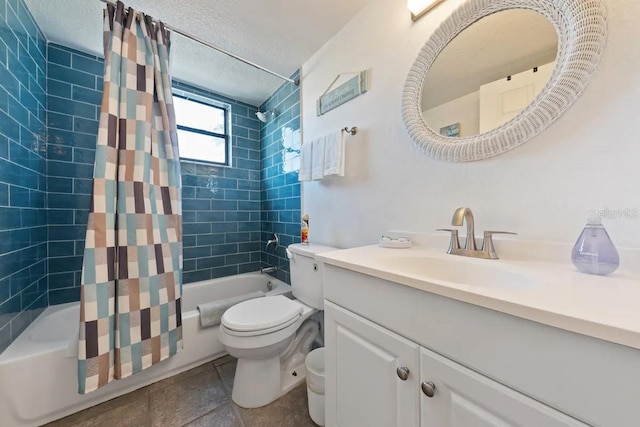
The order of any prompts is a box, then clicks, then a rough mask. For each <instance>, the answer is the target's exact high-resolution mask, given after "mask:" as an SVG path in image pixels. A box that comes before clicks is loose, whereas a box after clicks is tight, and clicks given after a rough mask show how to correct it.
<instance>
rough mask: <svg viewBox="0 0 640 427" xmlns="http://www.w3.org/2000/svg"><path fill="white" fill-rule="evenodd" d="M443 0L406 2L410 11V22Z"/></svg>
mask: <svg viewBox="0 0 640 427" xmlns="http://www.w3.org/2000/svg"><path fill="white" fill-rule="evenodd" d="M443 1H444V0H407V8H408V9H409V10H410V11H411V20H412V21H416V20H418V18H420V17H421V16H423V15H425V14H426V13H427V12H429V11H430V10H431V9H433V8H434V7H436V6H437V5H439V4H440V3H442V2H443Z"/></svg>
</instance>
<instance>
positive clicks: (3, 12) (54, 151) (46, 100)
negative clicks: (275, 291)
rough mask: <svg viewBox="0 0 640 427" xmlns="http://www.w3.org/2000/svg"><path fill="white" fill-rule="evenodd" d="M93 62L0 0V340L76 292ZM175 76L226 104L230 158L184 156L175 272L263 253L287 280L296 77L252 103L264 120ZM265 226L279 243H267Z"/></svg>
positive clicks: (295, 227)
mask: <svg viewBox="0 0 640 427" xmlns="http://www.w3.org/2000/svg"><path fill="white" fill-rule="evenodd" d="M102 74H103V60H102V58H100V57H97V56H94V55H90V54H87V53H84V52H80V51H77V50H74V49H70V48H68V47H65V46H61V45H57V44H54V43H49V44H47V42H46V40H45V39H44V37H43V35H42V33H41V31H40V29H39V28H38V26H37V24H36V23H35V21H34V20H33V17H32V16H31V14H30V12H29V11H28V9H27V8H26V6H25V4H24V2H23V0H0V352H2V350H4V349H5V348H6V347H7V346H8V344H9V343H10V342H11V341H12V340H13V339H15V338H16V337H17V336H18V335H19V334H20V333H21V332H22V331H23V330H24V329H25V328H26V327H27V326H28V325H29V323H30V322H31V321H32V320H33V319H34V318H35V317H37V315H39V314H40V313H41V311H42V310H43V309H44V308H45V307H46V306H48V305H54V304H61V303H66V302H71V301H77V300H79V296H80V288H79V285H80V274H81V269H82V255H83V251H84V238H85V230H86V223H87V217H88V209H89V203H90V199H91V186H92V182H91V179H92V176H93V162H94V155H95V140H96V135H97V130H98V118H99V106H100V102H101V96H102V95H101V91H102V84H103V82H102ZM297 75H298V73H296V74H295V76H296V77H297ZM174 87H175V88H177V89H180V90H184V91H187V92H192V93H196V94H199V95H201V96H205V97H211V98H214V99H216V100H217V101H218V102H222V103H225V104H228V105H230V107H231V129H232V131H231V134H232V148H231V156H232V165H231V167H220V166H211V165H205V164H196V163H187V162H183V164H182V181H183V202H184V203H183V215H184V218H183V219H184V282H185V283H190V282H195V281H200V280H206V279H211V278H216V277H222V276H228V275H234V274H238V273H244V272H249V271H256V270H258V269H259V268H260V266H261V265H277V266H278V267H279V268H280V270H279V271H278V273H277V276H278V277H279V278H280V279H283V280H285V281H289V273H288V271H289V269H288V262H287V260H286V256H285V254H284V247H285V246H286V245H288V244H290V243H294V242H298V241H299V223H300V185H299V183H298V175H297V168H298V167H299V166H298V165H299V145H300V117H299V116H300V98H299V88H298V87H297V86H295V85H293V84H284V85H282V86H281V87H280V88H279V89H278V90H277V91H276V93H274V95H273V96H272V97H270V98H269V99H268V100H267V101H266V102H265V104H264V105H263V106H262V108H263V110H264V109H272V108H274V109H276V111H277V112H278V116H277V117H276V118H275V119H274V120H272V121H271V122H270V123H267V124H262V123H261V122H259V121H258V120H257V118H256V116H255V113H256V111H257V108H256V107H253V106H250V105H248V104H244V103H242V102H238V101H236V100H233V99H229V98H226V97H222V96H220V95H217V94H214V93H211V92H209V91H206V90H203V89H200V88H196V87H193V86H190V85H188V84H185V83H182V82H176V81H174ZM261 136H262V137H261ZM261 147H262V149H261ZM273 232H276V233H278V235H279V236H280V238H281V245H282V246H281V247H280V248H279V249H278V250H277V251H275V252H274V251H273V250H269V251H268V252H266V251H265V250H264V246H265V244H266V240H267V239H268V238H269V237H270V233H273Z"/></svg>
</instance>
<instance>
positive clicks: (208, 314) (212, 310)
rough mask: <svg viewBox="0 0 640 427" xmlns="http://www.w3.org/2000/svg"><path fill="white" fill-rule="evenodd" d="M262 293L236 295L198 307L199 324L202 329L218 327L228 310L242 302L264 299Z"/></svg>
mask: <svg viewBox="0 0 640 427" xmlns="http://www.w3.org/2000/svg"><path fill="white" fill-rule="evenodd" d="M264 296H265V293H264V292H262V291H256V292H250V293H248V294H243V295H238V296H235V297H231V298H227V299H221V300H218V301H212V302H207V303H204V304H199V305H198V311H200V324H201V325H202V327H203V328H208V327H210V326H216V325H219V324H220V322H222V315H223V314H224V312H225V311H227V310H228V309H229V308H231V307H233V306H234V305H236V304H238V303H241V302H242V301H246V300H250V299H254V298H260V297H264Z"/></svg>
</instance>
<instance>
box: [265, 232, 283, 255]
mask: <svg viewBox="0 0 640 427" xmlns="http://www.w3.org/2000/svg"><path fill="white" fill-rule="evenodd" d="M271 245H273V249H274V250H276V249H278V246H280V239H278V235H277V234H276V233H273V236H272V237H271V239H269V240H267V246H266V247H265V248H264V250H265V251H268V250H269V246H271Z"/></svg>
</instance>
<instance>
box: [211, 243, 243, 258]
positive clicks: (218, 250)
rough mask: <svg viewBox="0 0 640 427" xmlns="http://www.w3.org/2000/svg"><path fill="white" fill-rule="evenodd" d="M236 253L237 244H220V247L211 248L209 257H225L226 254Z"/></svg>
mask: <svg viewBox="0 0 640 427" xmlns="http://www.w3.org/2000/svg"><path fill="white" fill-rule="evenodd" d="M237 252H238V244H237V243H231V244H224V245H223V244H220V245H213V246H211V255H213V256H216V255H227V254H232V253H237Z"/></svg>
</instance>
